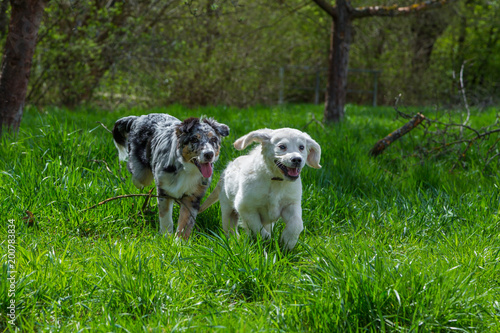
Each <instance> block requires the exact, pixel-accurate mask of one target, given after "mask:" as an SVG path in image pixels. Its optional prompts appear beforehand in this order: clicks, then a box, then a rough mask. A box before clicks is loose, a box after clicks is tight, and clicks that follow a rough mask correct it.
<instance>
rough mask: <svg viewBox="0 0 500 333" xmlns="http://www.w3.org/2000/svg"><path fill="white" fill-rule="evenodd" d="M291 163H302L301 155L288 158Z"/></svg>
mask: <svg viewBox="0 0 500 333" xmlns="http://www.w3.org/2000/svg"><path fill="white" fill-rule="evenodd" d="M290 161H291V162H292V163H295V164H300V163H302V157H298V156H296V157H292V159H291V160H290Z"/></svg>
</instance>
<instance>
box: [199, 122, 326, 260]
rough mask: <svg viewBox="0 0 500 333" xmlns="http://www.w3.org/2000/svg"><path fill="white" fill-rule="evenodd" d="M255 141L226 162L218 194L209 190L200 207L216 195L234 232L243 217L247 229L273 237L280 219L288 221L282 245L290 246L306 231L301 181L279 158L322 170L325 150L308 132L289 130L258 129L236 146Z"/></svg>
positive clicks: (229, 229)
mask: <svg viewBox="0 0 500 333" xmlns="http://www.w3.org/2000/svg"><path fill="white" fill-rule="evenodd" d="M252 142H259V143H261V145H259V146H258V147H256V148H255V149H254V150H252V151H251V152H250V154H249V155H245V156H241V157H238V158H237V159H235V160H234V161H233V162H231V163H230V164H229V165H228V166H227V168H226V170H225V171H224V174H223V175H222V177H221V181H220V182H219V184H218V185H217V189H216V190H214V192H213V196H214V197H213V198H210V197H212V194H211V195H210V197H209V198H208V199H207V201H206V203H204V204H203V205H202V207H201V209H200V211H203V210H204V209H206V208H207V207H208V206H209V205H211V204H212V203H213V202H215V201H217V198H216V196H217V195H218V199H219V200H220V206H221V211H222V226H223V229H224V231H225V232H226V233H233V232H236V222H237V220H238V217H239V218H240V219H241V224H242V226H243V227H244V228H246V229H247V232H248V233H250V234H260V235H261V236H262V238H264V239H267V238H269V237H270V235H271V231H272V229H273V225H274V222H276V221H277V220H278V219H279V218H280V217H281V218H283V221H284V222H285V224H286V226H285V229H284V231H283V234H282V236H281V243H282V244H283V245H284V246H285V248H287V249H289V250H291V249H293V248H294V247H295V244H296V243H297V240H298V238H299V235H300V233H301V232H302V230H303V222H302V208H301V198H302V183H301V180H300V176H299V178H298V179H295V180H293V179H291V178H290V177H286V176H285V175H284V173H283V172H282V171H280V169H279V167H278V166H276V164H275V160H278V161H279V162H280V163H281V164H283V165H285V166H287V167H295V166H297V165H299V167H300V169H302V168H303V167H304V165H305V164H306V163H307V164H308V165H310V166H312V167H314V168H320V167H321V166H320V165H319V160H320V156H321V148H320V146H319V145H318V144H317V143H316V142H315V141H314V140H313V139H311V137H310V136H309V135H307V134H306V133H303V132H301V131H298V130H296V129H291V128H282V129H278V130H270V129H263V130H258V131H254V132H251V133H249V134H247V135H245V136H243V137H241V138H240V139H238V140H236V142H235V143H234V146H235V148H236V149H238V150H242V149H244V148H245V147H247V146H248V145H250V144H251V143H252ZM283 146H285V147H286V149H282V147H283ZM280 147H281V148H280ZM300 148H302V149H300ZM297 158H300V160H301V162H300V163H299V164H297V161H298V160H297ZM292 159H294V160H295V164H294V163H293V162H292ZM277 179H282V180H281V181H280V180H277ZM219 191H220V193H219Z"/></svg>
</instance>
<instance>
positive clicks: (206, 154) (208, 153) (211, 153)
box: [203, 151, 214, 160]
mask: <svg viewBox="0 0 500 333" xmlns="http://www.w3.org/2000/svg"><path fill="white" fill-rule="evenodd" d="M203 157H205V160H211V159H212V158H213V157H214V152H213V151H209V152H207V153H205V154H203Z"/></svg>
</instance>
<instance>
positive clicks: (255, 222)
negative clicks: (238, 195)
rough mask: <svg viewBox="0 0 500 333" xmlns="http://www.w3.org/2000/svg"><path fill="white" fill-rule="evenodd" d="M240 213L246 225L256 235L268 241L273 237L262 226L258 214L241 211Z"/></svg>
mask: <svg viewBox="0 0 500 333" xmlns="http://www.w3.org/2000/svg"><path fill="white" fill-rule="evenodd" d="M238 213H239V215H240V218H241V220H242V221H243V223H244V225H245V226H246V227H247V228H248V229H250V231H251V232H252V233H253V234H254V235H257V234H260V235H261V236H262V239H268V238H270V237H271V234H270V233H269V232H268V231H267V230H266V229H265V228H264V226H263V225H262V221H261V219H260V215H259V213H258V212H256V211H246V210H241V211H238Z"/></svg>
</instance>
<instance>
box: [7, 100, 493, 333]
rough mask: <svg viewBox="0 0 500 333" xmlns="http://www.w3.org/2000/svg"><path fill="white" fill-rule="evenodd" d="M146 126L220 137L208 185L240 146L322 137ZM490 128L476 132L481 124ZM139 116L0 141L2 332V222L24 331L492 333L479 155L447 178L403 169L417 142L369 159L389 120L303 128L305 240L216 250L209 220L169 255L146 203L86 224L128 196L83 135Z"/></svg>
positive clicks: (224, 115)
mask: <svg viewBox="0 0 500 333" xmlns="http://www.w3.org/2000/svg"><path fill="white" fill-rule="evenodd" d="M152 111H156V112H158V111H160V112H168V113H170V114H172V115H174V116H177V117H178V118H185V117H188V116H199V115H201V114H207V115H211V116H214V117H215V118H216V119H217V120H219V121H221V122H224V123H226V124H228V125H229V126H230V127H231V134H230V136H229V137H228V138H226V139H225V141H224V145H223V149H222V152H221V158H220V161H219V162H218V164H217V165H216V167H215V179H214V182H213V184H215V182H216V181H217V178H218V176H219V174H220V172H221V171H222V170H223V168H224V166H225V165H226V164H227V163H228V161H230V160H231V159H233V158H235V157H237V156H239V155H240V152H237V151H235V150H234V149H233V148H232V142H234V140H235V139H236V138H238V137H239V136H241V135H243V134H245V133H247V132H249V131H251V130H254V129H258V128H262V127H270V128H278V127H295V128H298V129H301V128H303V126H305V125H306V124H307V123H308V122H309V120H310V119H311V117H312V115H315V117H316V118H319V119H321V108H320V107H317V106H311V105H300V106H287V107H276V108H251V109H246V110H238V109H231V108H203V109H197V110H189V109H185V108H182V107H179V106H173V107H170V108H168V109H158V110H149V111H147V112H152ZM495 111H496V110H490V111H488V112H485V113H481V114H476V115H474V118H473V121H474V122H475V124H481V125H482V124H483V123H488V122H490V121H492V120H494V118H495ZM147 112H146V111H144V110H128V111H117V112H114V113H106V112H102V111H99V110H80V111H76V112H70V111H65V110H58V109H49V110H48V113H39V112H38V111H36V110H34V109H29V110H28V111H27V112H26V114H25V116H24V119H23V123H22V127H21V130H20V133H19V135H18V137H17V138H16V139H13V138H8V137H6V136H4V137H3V138H2V139H1V140H2V141H1V148H0V149H1V150H0V216H1V221H2V224H1V227H0V229H1V230H0V233H1V234H2V235H3V236H2V238H1V256H2V261H1V264H2V267H1V269H2V274H1V277H2V278H1V281H0V307H1V309H2V313H1V317H0V329H1V330H2V331H3V330H7V331H9V330H14V329H15V327H14V326H12V325H11V324H9V323H8V320H9V318H8V317H7V316H6V313H7V306H8V305H9V304H10V303H9V302H10V299H11V298H10V297H9V295H8V293H9V290H8V288H9V286H10V284H8V281H7V276H8V274H9V273H8V266H7V265H8V260H7V259H8V251H9V249H8V239H7V236H6V235H7V234H8V230H9V227H8V224H9V222H8V221H9V220H11V221H13V223H14V225H15V242H16V243H15V256H16V262H15V271H16V273H15V274H13V275H12V276H13V277H14V278H15V281H16V291H15V302H16V315H17V318H16V325H17V326H16V327H17V328H19V329H21V330H22V331H79V330H88V331H92V332H95V331H102V332H108V331H128V332H136V331H142V330H144V331H219V330H220V331H236V332H247V331H284V332H297V331H311V332H319V331H324V332H374V331H375V332H376V331H391V332H399V331H401V332H410V331H411V332H417V331H418V332H447V331H455V330H456V331H462V332H464V331H465V332H495V331H497V332H498V331H500V217H499V204H500V201H499V200H500V195H499V190H498V186H499V185H500V180H499V177H498V173H497V172H496V170H497V169H498V164H493V166H494V167H492V168H491V169H492V170H493V171H492V172H489V173H483V172H481V170H482V167H481V165H480V164H479V163H476V157H477V154H479V153H476V150H473V151H471V152H470V154H469V155H468V156H467V169H461V168H458V169H456V170H455V171H454V172H453V173H450V172H449V170H450V167H451V165H452V164H453V163H454V160H455V159H456V157H455V156H444V157H443V156H441V157H439V158H435V159H432V160H430V161H424V162H421V161H420V160H418V159H416V158H408V157H405V156H407V155H410V154H411V152H412V151H413V149H414V147H415V145H416V144H417V143H418V142H419V138H420V137H419V136H420V135H421V133H420V132H419V131H417V130H415V131H413V132H411V133H410V134H408V136H407V137H404V138H403V139H401V140H399V141H398V142H396V143H394V144H393V145H392V146H391V147H390V148H389V149H388V150H387V151H386V152H385V153H384V154H383V155H382V156H380V157H378V158H377V159H373V158H370V157H369V156H368V151H369V149H370V148H371V147H372V146H373V144H374V143H375V142H376V141H378V140H379V139H380V138H382V137H384V136H385V135H386V134H387V133H389V132H391V131H392V130H394V129H395V128H397V127H399V126H400V123H398V122H394V112H393V111H392V110H391V109H388V108H367V107H355V106H349V107H348V111H347V114H348V116H347V117H346V119H345V121H344V122H342V123H341V124H337V125H332V126H329V127H326V128H325V129H322V128H321V127H320V126H318V125H317V124H315V123H311V124H310V125H308V127H307V132H308V133H309V134H310V135H311V136H312V137H313V138H314V139H316V140H317V141H318V143H319V144H320V145H321V147H322V160H321V164H322V165H323V168H322V169H320V170H314V169H311V168H307V169H305V170H304V172H303V177H302V183H303V186H304V193H303V200H302V208H303V217H304V224H305V230H304V232H303V233H302V235H301V237H300V241H299V244H298V245H297V247H296V248H295V249H294V250H293V251H292V252H291V253H282V252H281V251H280V249H279V246H277V241H278V239H279V235H274V236H273V240H272V242H270V243H266V244H264V243H262V242H260V241H253V240H250V239H248V238H247V237H245V236H242V237H241V238H240V239H239V240H237V239H235V238H230V239H226V238H225V237H224V236H223V233H222V232H221V231H220V212H219V209H218V207H219V206H218V204H217V205H214V206H212V207H211V208H210V209H209V210H208V211H207V212H205V213H203V214H201V215H199V217H198V219H197V227H196V232H195V233H194V235H193V236H192V237H191V239H190V240H189V241H188V242H182V241H181V242H179V241H176V240H175V239H173V238H172V237H170V238H165V237H162V236H160V235H159V234H158V233H157V218H158V217H157V210H156V205H155V204H154V205H153V206H152V210H153V213H151V214H144V215H141V214H138V211H139V210H140V207H141V206H142V203H143V200H144V199H143V198H128V199H123V200H121V201H113V202H110V203H108V204H105V205H102V206H99V207H97V208H95V209H91V210H86V211H85V210H84V209H85V208H87V207H90V206H92V205H93V204H96V203H98V202H100V201H102V200H104V199H106V198H109V197H113V196H116V195H121V194H130V193H140V191H138V190H137V189H135V188H134V186H133V185H132V184H131V181H130V178H129V177H128V175H127V171H126V168H124V167H123V168H122V170H121V171H120V168H119V164H118V159H117V153H116V151H115V147H114V145H113V143H112V139H111V135H110V134H109V133H108V132H106V131H105V130H104V129H103V128H102V127H101V126H100V125H98V124H96V121H101V122H103V123H104V124H106V125H107V126H108V127H112V125H113V123H114V121H115V120H116V119H118V118H119V117H122V116H125V115H129V114H139V113H147ZM427 112H431V111H427ZM496 138H497V137H492V138H490V142H491V143H493V142H494V141H495V140H496ZM475 154H476V155H475ZM93 160H102V161H106V162H107V164H108V165H109V168H110V171H111V172H109V171H108V170H107V169H106V165H105V164H104V163H98V162H93ZM495 163H496V162H495ZM121 177H125V178H126V181H125V182H123V181H122V180H121ZM212 188H213V185H212ZM142 193H146V190H144V191H143V192H142ZM26 210H29V211H30V212H32V213H33V214H34V216H35V226H31V225H29V224H28V223H26V220H23V217H25V216H26V213H25V211H26ZM176 218H177V209H176V210H175V212H174V219H176ZM278 229H279V228H278Z"/></svg>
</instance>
